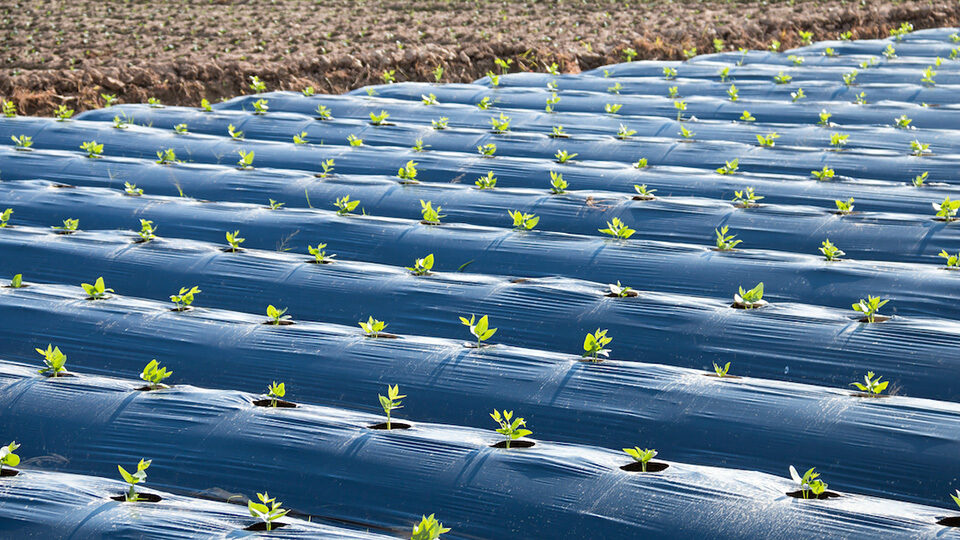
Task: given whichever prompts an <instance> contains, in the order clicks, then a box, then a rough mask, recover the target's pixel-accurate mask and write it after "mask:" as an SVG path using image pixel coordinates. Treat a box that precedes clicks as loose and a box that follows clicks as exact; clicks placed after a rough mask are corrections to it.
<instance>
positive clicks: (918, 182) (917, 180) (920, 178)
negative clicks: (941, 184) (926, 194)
mask: <svg viewBox="0 0 960 540" xmlns="http://www.w3.org/2000/svg"><path fill="white" fill-rule="evenodd" d="M929 175H930V173H929V172H928V171H923V173H922V174H918V175H916V176H914V177H913V179H912V180H910V182H911V183H912V184H913V185H914V186H916V187H923V183H924V182H926V181H927V177H928V176H929Z"/></svg>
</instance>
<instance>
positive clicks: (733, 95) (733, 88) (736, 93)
mask: <svg viewBox="0 0 960 540" xmlns="http://www.w3.org/2000/svg"><path fill="white" fill-rule="evenodd" d="M727 96H728V97H729V98H730V101H737V100H739V99H740V90H739V89H737V85H735V84H731V85H730V88H727Z"/></svg>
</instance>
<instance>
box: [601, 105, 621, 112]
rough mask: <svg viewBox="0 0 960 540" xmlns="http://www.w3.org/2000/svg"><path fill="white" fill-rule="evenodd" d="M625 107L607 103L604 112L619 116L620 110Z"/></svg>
mask: <svg viewBox="0 0 960 540" xmlns="http://www.w3.org/2000/svg"><path fill="white" fill-rule="evenodd" d="M621 107H623V105H622V104H620V103H607V104H606V105H604V106H603V112H605V113H607V114H617V113H618V112H620V108H621Z"/></svg>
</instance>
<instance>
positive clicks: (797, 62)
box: [787, 54, 804, 66]
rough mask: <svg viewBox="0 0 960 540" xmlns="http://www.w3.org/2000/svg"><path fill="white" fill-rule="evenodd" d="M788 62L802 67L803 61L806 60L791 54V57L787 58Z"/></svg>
mask: <svg viewBox="0 0 960 540" xmlns="http://www.w3.org/2000/svg"><path fill="white" fill-rule="evenodd" d="M787 60H789V61H791V62H793V65H795V66H801V65H803V60H804V59H803V57H802V56H797V55H795V54H791V55H790V56H788V57H787Z"/></svg>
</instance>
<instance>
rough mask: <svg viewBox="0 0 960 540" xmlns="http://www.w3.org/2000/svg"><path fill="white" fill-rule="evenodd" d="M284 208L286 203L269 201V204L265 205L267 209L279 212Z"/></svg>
mask: <svg viewBox="0 0 960 540" xmlns="http://www.w3.org/2000/svg"><path fill="white" fill-rule="evenodd" d="M284 206H286V203H282V202H279V201H275V200H273V199H270V200H269V202H268V203H267V208H269V209H271V210H280V209H281V208H283V207H284Z"/></svg>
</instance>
